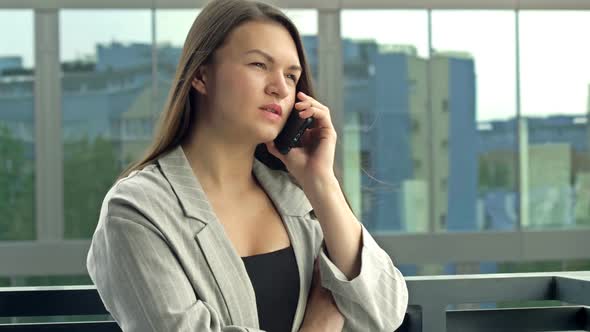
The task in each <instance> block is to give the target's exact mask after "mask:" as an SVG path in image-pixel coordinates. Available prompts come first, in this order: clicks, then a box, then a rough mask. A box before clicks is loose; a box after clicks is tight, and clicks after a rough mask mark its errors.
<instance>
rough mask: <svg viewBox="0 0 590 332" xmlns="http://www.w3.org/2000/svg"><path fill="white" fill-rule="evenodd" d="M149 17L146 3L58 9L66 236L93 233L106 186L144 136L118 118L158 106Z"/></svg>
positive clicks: (133, 118)
mask: <svg viewBox="0 0 590 332" xmlns="http://www.w3.org/2000/svg"><path fill="white" fill-rule="evenodd" d="M151 24H152V20H151V13H150V11H149V10H88V11H87V10H62V11H60V57H61V59H60V61H61V62H62V68H63V78H62V126H63V144H64V219H65V220H64V221H65V225H64V229H65V234H64V237H65V238H90V237H91V235H92V233H93V232H94V229H95V227H96V222H97V220H98V216H99V212H100V206H101V202H102V200H103V198H104V196H105V194H106V193H107V191H108V189H109V188H110V187H111V185H112V184H113V183H114V181H115V179H116V177H117V176H118V174H119V172H120V171H121V170H122V169H123V167H124V166H125V165H126V164H127V162H128V160H129V159H130V156H135V155H136V154H138V153H140V152H142V151H143V149H144V148H145V146H146V144H147V140H146V139H145V138H144V137H142V136H141V135H137V134H133V135H125V134H124V132H123V128H125V126H124V125H123V123H125V122H126V121H129V122H131V123H135V124H137V121H138V120H141V119H143V118H151V117H152V116H153V114H154V113H155V112H156V110H155V109H154V107H153V104H152V102H151V98H152V41H151V40H152V37H151ZM81 26H84V27H87V28H85V29H82V30H81V29H80V27H81ZM133 126H134V125H133ZM87 174H93V176H92V177H89V176H87Z"/></svg>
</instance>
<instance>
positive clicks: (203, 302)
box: [87, 0, 408, 332]
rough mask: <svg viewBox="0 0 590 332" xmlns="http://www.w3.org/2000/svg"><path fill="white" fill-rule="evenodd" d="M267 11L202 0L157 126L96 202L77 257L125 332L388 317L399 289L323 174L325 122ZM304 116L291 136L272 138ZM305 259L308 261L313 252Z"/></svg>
mask: <svg viewBox="0 0 590 332" xmlns="http://www.w3.org/2000/svg"><path fill="white" fill-rule="evenodd" d="M311 81H312V80H311V77H310V72H309V68H308V65H307V63H306V60H305V54H304V50H303V46H302V43H301V39H300V36H299V33H298V31H297V29H296V28H295V26H294V25H293V23H292V22H291V21H290V20H289V19H288V18H287V17H286V16H285V15H284V14H283V13H282V12H281V11H280V10H278V9H276V8H274V7H272V6H269V5H266V4H263V3H259V2H251V1H244V0H214V1H212V2H210V3H209V4H208V5H207V6H206V7H205V8H204V9H203V11H202V12H201V13H200V15H199V16H198V17H197V19H196V20H195V22H194V24H193V26H192V28H191V30H190V31H189V34H188V37H187V39H186V42H185V44H184V48H183V51H182V56H181V58H180V62H179V64H178V69H177V72H176V77H175V79H174V81H173V84H172V89H171V91H170V96H169V99H168V102H167V104H166V107H165V109H164V111H163V113H162V118H161V121H160V125H159V129H158V133H157V135H156V136H155V140H154V143H153V144H152V146H151V147H150V148H149V150H148V153H147V155H146V157H145V158H143V159H142V160H140V161H139V162H137V163H136V164H134V165H133V166H131V167H130V169H128V170H127V171H125V172H124V173H123V174H122V176H121V178H120V179H119V180H118V181H117V183H116V184H115V185H114V186H113V187H112V188H111V190H110V191H109V192H108V194H107V195H106V197H105V200H104V202H103V205H102V209H101V214H100V220H99V222H98V226H97V229H96V231H95V233H94V237H93V239H92V245H91V247H90V251H89V253H88V261H87V266H88V271H89V273H90V276H91V278H92V280H93V281H94V283H95V284H96V287H97V289H98V292H99V294H100V296H101V298H102V300H103V302H104V304H105V306H106V308H107V309H108V310H109V312H110V313H111V314H112V316H113V317H114V319H115V320H116V321H117V322H118V324H119V325H120V327H121V328H122V330H123V331H126V332H127V331H129V332H131V331H133V332H147V331H157V332H170V331H175V332H177V331H224V332H230V331H251V332H253V331H271V332H284V331H341V330H345V331H363V332H366V331H372V332H376V331H388V332H391V331H393V330H395V329H396V328H397V327H398V326H399V325H400V324H401V322H402V319H403V317H404V314H405V311H406V307H407V300H408V295H407V289H406V285H405V282H404V279H403V276H402V275H401V274H400V272H399V271H398V269H397V268H396V267H394V265H393V263H392V260H391V258H390V257H389V256H388V255H387V253H385V252H384V251H383V250H382V249H381V248H380V247H379V246H378V245H377V244H376V242H375V241H374V239H373V238H372V237H371V235H370V234H369V233H368V232H367V230H366V229H365V228H364V227H363V225H362V224H361V223H360V222H359V221H358V220H357V219H356V217H355V216H354V214H353V213H352V211H351V210H350V208H349V206H348V205H347V203H346V200H345V197H344V194H343V193H342V190H341V188H340V185H339V183H338V181H337V180H336V177H335V175H334V171H333V167H334V152H335V145H336V138H337V137H336V132H335V130H334V127H333V125H332V122H331V119H330V110H329V109H328V107H327V106H325V105H323V104H322V103H320V102H319V101H317V100H316V99H315V98H314V97H313V96H314V95H313V91H312V87H311ZM290 112H299V113H298V116H299V117H301V118H307V117H313V118H314V121H315V126H314V127H313V128H311V129H309V130H307V131H306V132H305V135H304V136H303V142H302V147H298V148H293V149H292V150H291V151H290V152H288V153H287V154H286V155H283V154H280V153H279V152H278V151H277V149H276V147H275V145H274V143H273V140H274V139H275V138H276V137H277V135H278V134H279V132H280V131H281V129H282V128H283V126H284V125H285V122H286V121H287V117H288V116H289V114H290ZM314 262H315V263H314Z"/></svg>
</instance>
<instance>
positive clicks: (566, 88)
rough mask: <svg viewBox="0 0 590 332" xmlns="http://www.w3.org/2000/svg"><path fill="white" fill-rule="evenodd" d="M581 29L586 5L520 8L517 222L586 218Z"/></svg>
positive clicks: (589, 102)
mask: <svg viewBox="0 0 590 332" xmlns="http://www.w3.org/2000/svg"><path fill="white" fill-rule="evenodd" d="M547 22H551V24H547ZM589 29H590V11H576V12H568V11H523V12H521V13H520V56H521V61H520V63H521V69H520V77H521V90H522V93H521V95H522V114H523V117H524V120H523V122H522V127H521V130H522V134H523V141H524V142H525V145H524V146H523V149H522V151H523V158H522V159H523V160H524V161H523V163H524V164H523V166H522V167H523V169H524V170H525V171H524V172H523V174H522V181H523V186H524V187H525V188H526V189H527V190H526V192H525V193H523V205H524V206H523V208H526V210H525V211H524V212H525V213H524V214H525V215H526V216H527V217H525V218H524V219H523V220H522V225H523V227H524V228H536V229H538V228H573V227H579V226H585V227H588V226H589V225H590V154H589V151H588V137H589V136H588V121H587V120H588V112H589V111H590V61H588V59H590V44H589V43H588V42H587V33H586V31H589ZM525 202H528V204H526V203H525Z"/></svg>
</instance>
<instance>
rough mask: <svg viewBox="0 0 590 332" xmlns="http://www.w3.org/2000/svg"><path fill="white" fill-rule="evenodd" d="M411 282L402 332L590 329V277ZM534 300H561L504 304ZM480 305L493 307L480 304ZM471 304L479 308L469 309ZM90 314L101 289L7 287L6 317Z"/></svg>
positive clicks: (70, 326) (68, 326) (108, 325)
mask: <svg viewBox="0 0 590 332" xmlns="http://www.w3.org/2000/svg"><path fill="white" fill-rule="evenodd" d="M406 281H407V285H408V289H409V293H410V300H409V307H408V311H407V314H406V319H405V320H404V323H403V325H402V326H401V327H400V328H399V329H398V330H397V331H404V332H418V331H424V332H435V331H453V332H458V331H486V332H487V331H502V332H511V331H519V332H522V331H590V271H587V272H548V273H513V274H481V275H458V276H429V277H407V278H406ZM530 301H554V302H552V303H553V305H551V306H528V307H523V306H518V305H516V306H512V307H497V306H496V304H497V303H505V302H512V303H515V304H516V303H520V304H521V305H522V304H525V305H526V303H527V302H530ZM480 303H485V304H486V307H487V308H483V309H482V308H480V307H479V305H474V304H480ZM556 303H557V304H556ZM464 304H470V305H469V306H470V307H471V308H464V307H465V305H464ZM449 305H451V306H452V307H451V308H449ZM474 306H475V307H476V308H473V307H474ZM503 306H505V305H503ZM82 315H104V316H105V317H108V316H107V315H108V312H107V311H106V309H105V308H104V306H103V304H102V302H101V300H100V297H99V296H98V293H97V291H96V288H95V287H94V286H91V285H90V286H52V287H3V288H0V317H51V316H67V317H70V318H73V319H74V320H75V319H76V317H77V316H82ZM0 319H1V318H0ZM68 320H71V319H68ZM0 331H21V332H22V331H60V332H68V331H90V332H107V331H108V332H114V331H120V329H119V327H118V326H117V324H116V323H115V322H113V321H112V320H109V319H108V318H105V319H99V320H94V321H68V322H42V323H19V322H11V323H5V324H0Z"/></svg>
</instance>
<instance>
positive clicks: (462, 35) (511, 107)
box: [432, 11, 518, 231]
mask: <svg viewBox="0 0 590 332" xmlns="http://www.w3.org/2000/svg"><path fill="white" fill-rule="evenodd" d="M514 15H515V14H514V12H512V11H433V13H432V30H433V38H432V44H433V49H434V52H435V53H434V54H435V56H434V59H435V60H434V61H433V69H432V74H433V75H432V103H433V136H434V140H433V142H432V144H433V146H434V149H433V154H434V166H435V170H434V174H435V179H441V181H442V182H443V183H444V185H443V184H442V183H441V190H440V191H436V190H435V191H434V193H435V197H436V198H435V204H434V209H435V217H436V218H437V219H436V220H437V221H438V222H439V225H438V226H439V227H440V229H443V230H448V231H479V230H494V231H498V230H509V229H514V228H515V227H516V223H517V219H516V216H517V214H516V211H517V210H516V208H517V204H516V203H517V197H518V195H517V193H516V191H515V190H516V186H515V182H514V180H515V170H516V168H515V165H516V163H515V156H516V153H515V151H516V144H515V143H516V141H515V134H516V127H515V125H514V118H515V117H516V96H515V95H516V86H515V79H514V77H515V74H514V73H515V67H516V60H515V57H514V55H515V24H514V21H515V20H514ZM491 26H493V27H494V29H490V27H491ZM465 27H469V33H467V32H466V29H465ZM437 143H440V144H437ZM436 182H437V181H436V180H435V181H434V183H435V184H436Z"/></svg>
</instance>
